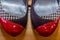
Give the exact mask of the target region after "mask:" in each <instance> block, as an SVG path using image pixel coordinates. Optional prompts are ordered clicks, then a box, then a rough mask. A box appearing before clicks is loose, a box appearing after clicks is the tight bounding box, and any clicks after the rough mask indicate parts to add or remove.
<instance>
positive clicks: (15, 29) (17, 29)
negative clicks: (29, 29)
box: [0, 18, 24, 37]
mask: <svg viewBox="0 0 60 40" xmlns="http://www.w3.org/2000/svg"><path fill="white" fill-rule="evenodd" d="M0 21H1V26H2V28H3V29H4V30H5V31H6V32H7V33H8V34H10V35H11V36H14V37H15V36H17V35H19V34H20V33H21V32H22V31H23V30H24V27H23V26H22V25H20V24H16V23H13V22H11V21H8V20H4V19H2V18H0Z"/></svg>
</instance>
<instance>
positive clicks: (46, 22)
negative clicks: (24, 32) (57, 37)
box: [31, 0, 60, 37]
mask: <svg viewBox="0 0 60 40" xmlns="http://www.w3.org/2000/svg"><path fill="white" fill-rule="evenodd" d="M58 9H59V1H57V0H32V6H31V21H32V25H33V28H34V30H35V31H36V32H37V33H38V34H40V35H41V36H44V37H48V36H50V35H51V34H52V33H53V32H54V31H55V29H56V28H57V25H58V22H59V20H60V19H59V16H60V15H58V13H57V11H58ZM57 15H58V16H57Z"/></svg>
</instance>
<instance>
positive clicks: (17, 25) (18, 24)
mask: <svg viewBox="0 0 60 40" xmlns="http://www.w3.org/2000/svg"><path fill="white" fill-rule="evenodd" d="M58 9H59V0H32V6H31V20H32V24H33V28H34V29H35V31H36V32H38V33H39V34H40V35H42V36H49V35H51V34H52V33H53V32H54V31H55V29H56V28H57V25H58V22H59V20H60V18H59V16H60V15H59V14H58V13H57V11H58ZM1 11H3V12H1V13H0V23H1V26H2V28H3V29H4V30H5V31H6V32H7V33H8V34H10V35H11V36H14V37H15V36H17V35H19V34H20V33H21V32H22V31H23V30H24V29H25V28H26V24H27V17H28V1H27V0H1ZM2 14H3V15H2ZM52 15H53V16H52ZM56 15H58V16H56ZM57 18H58V19H57Z"/></svg>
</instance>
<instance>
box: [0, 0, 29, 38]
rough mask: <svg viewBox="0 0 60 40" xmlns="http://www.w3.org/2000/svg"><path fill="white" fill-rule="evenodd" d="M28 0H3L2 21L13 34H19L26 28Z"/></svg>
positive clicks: (0, 18)
mask: <svg viewBox="0 0 60 40" xmlns="http://www.w3.org/2000/svg"><path fill="white" fill-rule="evenodd" d="M27 3H28V2H27V0H1V12H0V14H1V15H0V23H1V26H2V28H3V29H4V30H5V31H6V32H7V33H8V34H9V35H11V36H14V37H15V36H18V35H19V34H20V33H22V31H23V30H24V29H25V28H26V24H27V15H28V10H27V9H28V4H27Z"/></svg>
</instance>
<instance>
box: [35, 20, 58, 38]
mask: <svg viewBox="0 0 60 40" xmlns="http://www.w3.org/2000/svg"><path fill="white" fill-rule="evenodd" d="M57 25H58V20H55V21H53V22H49V23H46V24H43V25H41V26H38V27H37V28H36V31H37V32H38V33H39V34H40V35H42V36H46V37H47V36H49V35H51V34H52V33H53V32H54V31H55V29H56V27H57Z"/></svg>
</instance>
